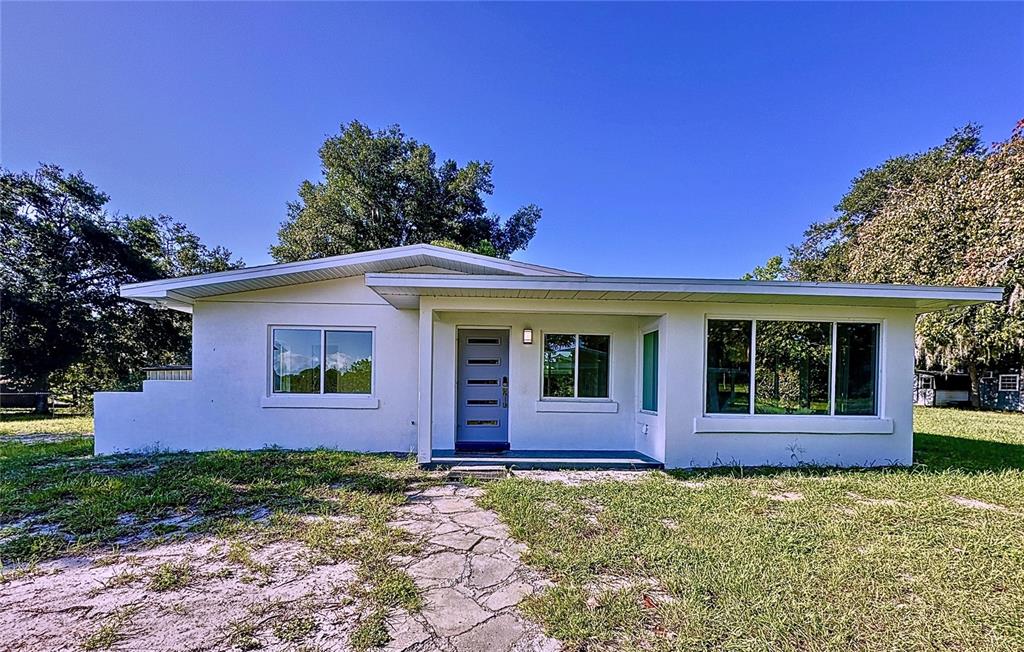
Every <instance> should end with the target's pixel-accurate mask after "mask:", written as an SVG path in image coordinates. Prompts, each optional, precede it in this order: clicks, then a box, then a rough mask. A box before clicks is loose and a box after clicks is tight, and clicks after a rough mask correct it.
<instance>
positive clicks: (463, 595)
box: [385, 485, 561, 652]
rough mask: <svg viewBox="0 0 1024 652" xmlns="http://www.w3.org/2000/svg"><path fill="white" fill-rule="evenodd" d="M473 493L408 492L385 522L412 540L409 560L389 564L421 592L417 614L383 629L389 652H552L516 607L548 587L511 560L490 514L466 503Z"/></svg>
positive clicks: (510, 548) (515, 557) (505, 535)
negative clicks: (416, 541) (418, 542)
mask: <svg viewBox="0 0 1024 652" xmlns="http://www.w3.org/2000/svg"><path fill="white" fill-rule="evenodd" d="M481 493H483V492H482V491H481V490H480V489H477V488H475V487H464V486H460V485H443V486H440V487H431V488H428V489H424V490H422V491H414V492H410V493H409V494H408V495H409V499H408V502H407V503H406V504H405V505H403V506H401V507H399V508H398V510H397V519H396V520H395V521H393V522H392V525H393V526H395V527H400V528H402V529H404V530H407V531H408V532H410V533H412V534H414V535H416V536H419V537H421V538H422V540H423V546H422V549H421V550H420V551H419V552H418V553H417V554H416V555H415V557H405V558H399V559H398V560H397V561H398V563H399V564H400V565H402V566H403V567H404V568H405V569H406V571H407V572H408V573H409V574H410V575H411V576H412V577H413V579H414V580H415V581H416V584H417V585H418V586H419V587H420V588H421V589H423V593H424V608H423V610H422V611H421V612H420V613H417V614H414V615H409V614H396V615H395V617H394V618H392V619H391V621H390V622H389V623H388V627H389V630H390V633H391V636H392V639H393V640H392V641H391V643H390V644H389V645H388V647H387V648H385V649H387V650H390V651H392V652H425V651H426V650H443V651H446V652H485V651H486V652H527V651H531V652H533V651H537V652H554V651H556V650H560V649H561V646H560V645H559V643H558V641H556V640H554V639H551V638H548V637H546V636H544V634H543V632H542V631H541V629H540V627H539V626H538V625H536V624H534V623H531V622H530V621H528V620H526V619H525V618H523V617H522V616H521V615H520V614H519V613H518V610H517V605H518V604H519V603H520V602H522V600H524V599H525V598H527V597H528V596H530V595H532V594H534V593H536V592H538V591H541V590H543V589H544V588H545V587H547V586H550V582H548V581H547V580H545V579H544V578H543V577H542V576H541V575H540V574H538V573H537V572H536V571H533V570H531V569H529V568H528V567H526V566H525V565H524V564H523V563H522V562H520V560H519V555H520V553H521V552H523V550H524V547H523V546H522V544H519V543H516V542H515V541H513V540H512V539H511V538H510V537H509V532H508V528H506V527H505V526H504V525H503V524H501V523H500V522H499V521H498V517H497V516H496V515H495V514H494V513H493V512H491V511H488V510H485V509H483V508H481V507H479V506H477V504H476V503H475V502H474V501H473V499H474V498H476V497H477V496H479V495H480V494H481Z"/></svg>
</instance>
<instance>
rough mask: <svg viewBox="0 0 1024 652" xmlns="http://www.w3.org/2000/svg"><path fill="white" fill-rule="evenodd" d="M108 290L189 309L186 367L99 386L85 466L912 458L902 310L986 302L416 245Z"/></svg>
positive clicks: (906, 328)
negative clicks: (192, 457) (179, 458)
mask: <svg viewBox="0 0 1024 652" xmlns="http://www.w3.org/2000/svg"><path fill="white" fill-rule="evenodd" d="M121 293H122V295H123V296H125V297H130V298H132V299H135V300H138V301H143V302H146V303H149V304H153V305H158V306H163V307H166V308H169V309H174V310H182V311H185V312H190V313H192V319H193V328H194V334H193V361H192V373H191V379H190V380H149V381H146V382H145V383H144V389H143V391H142V392H120V393H101V394H97V395H96V397H95V412H96V449H97V452H98V453H112V452H116V451H131V450H141V449H153V448H157V449H170V450H182V449H184V450H208V449H218V448H232V449H254V448H261V447H264V446H267V445H277V446H281V447H284V448H311V447H319V446H325V447H331V448H338V449H345V450H355V451H388V452H413V453H415V454H416V456H417V458H418V459H419V461H420V462H422V463H425V464H452V463H456V462H459V461H462V460H473V461H474V462H476V463H481V462H491V461H496V462H512V463H517V464H534V463H536V464H541V463H551V462H555V463H573V462H575V463H578V464H587V463H590V464H595V465H598V464H630V465H634V464H635V465H644V464H649V465H664V466H665V467H668V468H673V467H705V466H713V465H719V464H742V465H794V464H803V463H808V464H826V465H840V466H853V465H857V466H859V465H903V464H910V463H911V455H912V447H913V432H912V427H913V424H912V412H911V409H912V408H911V404H912V390H913V382H914V321H915V317H916V316H917V315H918V314H920V313H922V312H927V311H932V310H942V309H945V308H948V307H951V306H959V305H966V304H973V303H979V302H985V301H998V300H999V299H1000V298H1001V297H1002V291H1001V290H1000V289H999V288H953V287H918V286H895V285H850V284H834V283H792V282H777V281H771V282H757V281H737V280H712V279H678V278H617V277H616V278H611V277H598V276H587V275H584V274H578V273H574V272H568V271H564V270H560V269H552V268H549V267H541V266H538V265H531V264H527V263H522V262H516V261H510V260H501V259H496V258H489V257H486V256H480V255H476V254H471V253H464V252H460V251H453V250H449V249H444V248H439V247H434V246H430V245H411V246H406V247H398V248H394V249H385V250H381V251H371V252H364V253H356V254H350V255H345V256H337V257H333V258H324V259H320V260H312V261H304V262H296V263H285V264H278V265H266V266H261V267H252V268H248V269H241V270H235V271H228V272H222V273H216V274H205V275H202V276H193V277H187V278H175V279H167V280H160V281H152V282H148V283H138V284H133V285H128V286H125V287H124V288H122V290H121ZM179 377H181V376H179Z"/></svg>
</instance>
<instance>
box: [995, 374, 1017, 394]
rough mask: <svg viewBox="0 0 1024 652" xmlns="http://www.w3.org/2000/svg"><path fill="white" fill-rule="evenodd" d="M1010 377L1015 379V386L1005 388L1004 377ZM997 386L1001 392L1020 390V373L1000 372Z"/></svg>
mask: <svg viewBox="0 0 1024 652" xmlns="http://www.w3.org/2000/svg"><path fill="white" fill-rule="evenodd" d="M1010 378H1012V379H1013V382H1014V387H1012V388H1009V387H1008V388H1005V389H1004V388H1003V380H1004V379H1010ZM997 387H998V390H999V391H1000V392H1019V391H1020V374H999V380H998V385H997Z"/></svg>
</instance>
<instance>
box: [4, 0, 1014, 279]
mask: <svg viewBox="0 0 1024 652" xmlns="http://www.w3.org/2000/svg"><path fill="white" fill-rule="evenodd" d="M0 20H2V34H0V37H2V45H0V47H2V51H0V55H2V69H0V74H2V77H0V92H2V102H0V110H2V114H0V158H2V162H3V165H4V166H5V167H7V168H8V169H15V170H22V169H31V168H34V167H35V166H36V165H37V164H38V163H39V162H53V163H57V164H59V165H62V166H64V167H65V168H68V169H73V170H82V171H83V172H84V173H85V175H86V176H87V177H88V178H89V179H90V180H92V181H93V182H94V183H96V184H97V185H98V186H99V187H100V188H101V189H103V190H104V191H106V192H107V193H108V194H110V195H111V197H112V202H111V207H112V208H113V209H114V210H117V211H121V212H124V213H130V214H139V213H166V214H169V215H172V216H173V217H175V218H177V219H179V220H182V221H184V222H186V223H187V224H189V225H190V226H191V227H192V228H193V229H194V230H195V231H197V232H198V233H199V234H200V235H201V236H202V237H203V238H204V240H206V241H208V242H209V243H211V244H223V245H225V246H227V247H229V248H230V249H232V250H233V251H234V252H235V253H236V254H239V255H241V256H243V257H244V258H245V261H246V262H247V263H248V264H250V265H253V264H259V263H265V262H269V261H270V256H269V255H268V253H267V247H268V246H269V245H270V244H271V243H272V242H273V241H274V240H275V237H276V231H277V227H278V225H279V223H280V221H281V220H282V219H283V218H284V215H285V203H286V202H287V201H289V200H291V199H294V198H295V196H296V188H297V187H298V185H299V183H300V181H302V180H303V179H305V178H316V177H317V176H318V175H319V161H318V159H317V155H316V152H317V149H318V147H319V145H320V144H321V142H322V141H323V139H324V137H325V136H327V135H329V134H333V133H336V132H337V130H338V127H339V125H340V124H341V123H342V122H347V121H349V120H351V119H353V118H355V119H359V120H361V121H363V122H366V123H368V124H369V125H371V126H372V127H374V128H379V127H383V126H385V125H388V124H391V123H399V124H400V125H401V126H402V128H403V129H404V130H405V131H406V132H407V133H408V134H410V135H411V136H413V137H415V138H417V139H419V140H421V141H425V142H427V143H429V144H430V145H432V146H433V147H434V149H435V150H436V151H437V153H438V155H439V157H440V158H449V157H450V158H455V159H456V160H457V161H459V162H465V161H467V160H470V159H489V160H491V161H493V162H494V166H495V174H494V180H495V186H496V192H495V194H494V196H493V197H492V198H491V200H490V202H489V206H490V207H491V208H492V209H493V210H495V211H497V212H498V213H501V214H503V215H508V214H509V213H511V212H512V211H513V210H514V209H515V208H516V207H517V206H519V205H521V204H525V203H530V202H533V203H536V204H538V205H540V206H541V207H542V208H543V209H544V218H543V220H542V221H541V223H540V229H539V232H538V235H537V237H536V238H535V239H534V241H533V243H532V244H531V246H530V248H529V249H528V250H527V251H526V252H520V253H519V254H517V255H516V256H515V257H516V258H518V259H521V260H527V261H530V262H535V263H540V264H547V265H553V266H558V267H564V268H569V269H575V270H579V271H584V272H589V273H594V274H609V275H660V276H708V277H726V278H729V277H736V276H739V275H740V274H742V273H743V272H745V271H748V270H749V269H750V268H752V267H753V266H754V265H756V264H758V263H760V262H763V261H764V260H765V259H766V258H768V257H769V256H771V255H773V254H776V253H782V252H783V251H784V250H785V246H786V245H787V244H789V243H791V242H794V241H797V240H799V238H800V235H801V232H802V231H803V229H804V228H805V227H806V226H807V224H809V223H810V222H811V221H812V220H815V219H820V218H822V217H826V216H828V215H829V214H831V211H832V206H833V205H834V204H835V203H836V201H837V200H838V199H839V197H840V196H841V195H842V194H843V192H844V191H845V190H846V188H847V187H848V185H849V182H850V180H851V179H852V178H853V176H854V175H855V174H856V173H857V171H858V170H860V169H862V168H865V167H868V166H872V165H875V164H877V163H879V162H881V161H882V160H884V159H885V158H887V157H889V156H892V155H896V154H901V153H908V152H913V151H918V150H922V149H926V148H928V147H929V146H932V145H935V144H938V143H940V142H941V141H942V140H943V139H944V138H945V136H946V135H948V134H949V133H950V132H952V131H953V130H954V129H955V128H956V127H958V126H961V125H963V124H965V123H967V122H969V121H974V122H978V123H981V124H982V125H983V126H984V127H985V137H986V139H987V140H991V141H995V140H1000V139H1003V138H1005V137H1006V136H1007V135H1008V134H1009V131H1010V129H1011V128H1012V126H1013V124H1014V123H1015V122H1016V121H1017V120H1018V119H1020V118H1021V117H1024V4H1022V3H1015V4H1010V3H1007V4H979V3H972V4H916V3H915V4H885V3H879V4H866V5H847V4H802V3H800V4H785V5H765V4H745V3H743V4H728V5H726V4H673V5H668V4H642V5H641V4H618V5H610V4H566V5H542V4H525V5H507V4H429V5H428V4H373V5H368V4H297V3H294V4H293V3H282V4H276V3H260V4H244V3H216V4H184V3H174V4H154V3H132V4H127V3H123V4H88V3H83V4H53V3H49V4H43V3H31V4H21V3H14V2H3V3H0Z"/></svg>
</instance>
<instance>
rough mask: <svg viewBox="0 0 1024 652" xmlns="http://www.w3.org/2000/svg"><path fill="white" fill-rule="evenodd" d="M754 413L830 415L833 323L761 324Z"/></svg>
mask: <svg viewBox="0 0 1024 652" xmlns="http://www.w3.org/2000/svg"><path fill="white" fill-rule="evenodd" d="M756 333H757V335H756V340H757V345H756V351H757V355H756V357H757V360H756V363H755V369H754V373H755V377H754V380H755V383H754V385H755V387H756V396H755V399H754V412H755V413H757V414H828V413H829V402H828V401H829V370H830V368H831V363H832V323H831V322H806V321H758V322H757V331H756Z"/></svg>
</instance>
